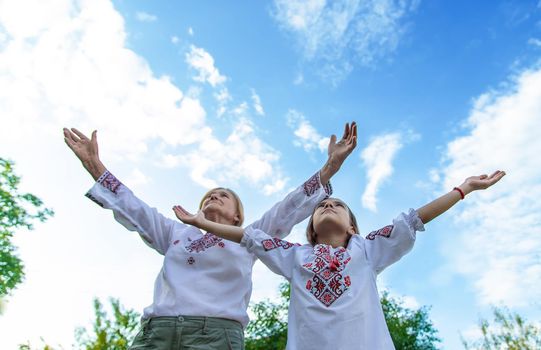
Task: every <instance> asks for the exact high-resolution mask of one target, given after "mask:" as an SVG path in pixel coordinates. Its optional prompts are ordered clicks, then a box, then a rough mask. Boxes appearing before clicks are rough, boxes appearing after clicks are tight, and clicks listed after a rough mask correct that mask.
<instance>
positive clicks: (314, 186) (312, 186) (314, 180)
mask: <svg viewBox="0 0 541 350" xmlns="http://www.w3.org/2000/svg"><path fill="white" fill-rule="evenodd" d="M319 186H320V184H319V173H316V174H314V175H313V176H312V177H311V178H309V179H308V181H306V182H305V183H304V185H303V187H304V193H305V194H306V195H307V196H308V197H310V196H311V195H313V194H314V193H316V191H317V190H318V189H319Z"/></svg>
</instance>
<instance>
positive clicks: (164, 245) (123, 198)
mask: <svg viewBox="0 0 541 350" xmlns="http://www.w3.org/2000/svg"><path fill="white" fill-rule="evenodd" d="M85 196H86V197H88V198H89V199H90V200H92V201H93V202H95V203H97V204H98V205H100V206H101V207H103V208H105V209H111V210H112V211H113V216H114V218H115V220H116V221H118V222H119V223H120V224H122V225H123V226H124V227H125V228H127V229H128V230H130V231H137V232H138V233H139V235H140V236H141V238H142V239H143V241H144V242H145V243H146V244H148V245H149V246H151V247H152V248H154V249H155V250H157V251H158V252H159V253H160V254H165V253H166V251H167V249H168V247H169V242H170V241H171V235H172V232H173V229H174V227H175V226H176V225H182V226H183V224H182V223H180V222H178V223H177V222H176V221H175V220H171V219H168V218H166V217H164V216H163V215H161V214H160V213H159V212H158V211H157V210H156V208H151V207H150V206H148V205H147V204H146V203H145V202H143V201H142V200H140V199H139V198H137V197H136V196H135V195H134V194H133V192H132V191H131V190H130V189H129V188H127V187H126V186H125V185H123V184H122V183H121V182H120V181H119V180H118V179H117V178H116V177H115V176H114V175H113V174H111V173H110V172H109V171H106V172H104V173H103V175H101V176H100V177H99V179H98V181H96V183H95V184H94V186H93V187H92V188H91V189H90V190H89V191H88V192H87V193H86V194H85Z"/></svg>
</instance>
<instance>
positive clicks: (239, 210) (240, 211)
mask: <svg viewBox="0 0 541 350" xmlns="http://www.w3.org/2000/svg"><path fill="white" fill-rule="evenodd" d="M218 190H225V191H227V192H229V193H231V195H233V198H235V201H236V202H237V213H238V215H239V221H237V222H236V223H235V226H242V223H243V222H244V207H243V206H242V202H241V200H240V197H239V196H238V195H237V194H236V193H235V191H233V190H230V189H229V188H225V187H216V188H213V189H211V190H208V191H207V193H205V195H204V196H203V198H201V202H199V210H201V208H202V207H203V202H204V201H205V199H207V197H208V195H209V194H211V193H212V192H214V191H218Z"/></svg>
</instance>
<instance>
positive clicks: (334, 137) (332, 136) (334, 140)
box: [329, 134, 336, 146]
mask: <svg viewBox="0 0 541 350" xmlns="http://www.w3.org/2000/svg"><path fill="white" fill-rule="evenodd" d="M335 143H336V135H335V134H332V135H331V138H330V140H329V146H330V145H334V144H335Z"/></svg>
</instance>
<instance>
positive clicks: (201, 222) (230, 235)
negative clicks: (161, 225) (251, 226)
mask: <svg viewBox="0 0 541 350" xmlns="http://www.w3.org/2000/svg"><path fill="white" fill-rule="evenodd" d="M173 211H174V212H175V215H176V216H177V218H178V219H179V220H180V221H182V222H183V223H185V224H188V225H192V226H195V227H197V228H199V229H201V230H205V231H207V232H212V234H214V235H216V236H218V237H222V238H224V239H227V240H230V241H233V242H236V243H240V241H241V240H242V236H243V235H244V229H243V228H242V227H238V226H233V225H224V224H219V223H217V222H214V221H210V220H208V219H207V218H205V214H204V213H203V212H202V211H201V210H200V211H198V212H197V214H195V215H193V214H190V213H188V212H187V211H186V209H184V208H183V207H181V206H180V205H175V206H174V207H173Z"/></svg>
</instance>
